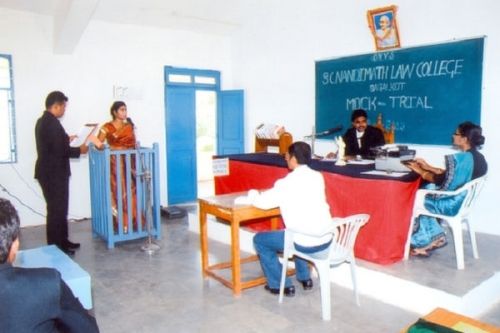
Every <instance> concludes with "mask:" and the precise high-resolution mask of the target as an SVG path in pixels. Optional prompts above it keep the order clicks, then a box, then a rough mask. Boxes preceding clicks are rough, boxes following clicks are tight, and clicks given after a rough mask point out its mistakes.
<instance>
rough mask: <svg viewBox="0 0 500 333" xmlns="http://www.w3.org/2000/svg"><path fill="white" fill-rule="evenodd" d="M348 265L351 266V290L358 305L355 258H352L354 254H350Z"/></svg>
mask: <svg viewBox="0 0 500 333" xmlns="http://www.w3.org/2000/svg"><path fill="white" fill-rule="evenodd" d="M349 265H350V266H351V278H352V290H353V291H354V297H355V299H356V304H357V305H358V306H360V303H359V293H358V279H357V275H356V260H355V259H354V255H351V258H350V259H349Z"/></svg>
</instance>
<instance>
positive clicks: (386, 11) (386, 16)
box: [366, 6, 400, 50]
mask: <svg viewBox="0 0 500 333" xmlns="http://www.w3.org/2000/svg"><path fill="white" fill-rule="evenodd" d="M396 11H397V7H396V6H388V7H383V8H377V9H371V10H368V11H367V14H366V15H367V18H368V25H369V27H370V30H371V32H372V35H373V39H374V40H375V48H376V49H377V50H387V49H393V48H398V47H400V42H399V31H398V24H397V20H396Z"/></svg>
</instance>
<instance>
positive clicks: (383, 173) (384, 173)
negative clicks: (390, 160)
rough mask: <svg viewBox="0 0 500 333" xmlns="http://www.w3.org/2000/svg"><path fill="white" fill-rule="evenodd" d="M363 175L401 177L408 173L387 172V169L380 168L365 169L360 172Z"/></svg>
mask: <svg viewBox="0 0 500 333" xmlns="http://www.w3.org/2000/svg"><path fill="white" fill-rule="evenodd" d="M361 173H362V174H364V175H375V176H385V177H394V178H399V177H403V176H405V175H407V174H408V172H396V171H393V172H387V171H382V170H371V171H365V172H361Z"/></svg>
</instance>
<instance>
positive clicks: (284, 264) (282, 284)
mask: <svg viewBox="0 0 500 333" xmlns="http://www.w3.org/2000/svg"><path fill="white" fill-rule="evenodd" d="M285 251H286V250H285ZM287 266H288V251H286V252H285V253H283V261H282V269H281V281H280V296H279V298H278V302H279V303H283V294H284V291H285V279H286V271H287Z"/></svg>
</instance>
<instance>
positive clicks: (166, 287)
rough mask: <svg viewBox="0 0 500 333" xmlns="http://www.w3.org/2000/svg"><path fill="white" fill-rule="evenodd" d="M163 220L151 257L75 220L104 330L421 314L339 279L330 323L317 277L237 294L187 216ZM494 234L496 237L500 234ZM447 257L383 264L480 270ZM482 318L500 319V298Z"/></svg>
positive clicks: (28, 231)
mask: <svg viewBox="0 0 500 333" xmlns="http://www.w3.org/2000/svg"><path fill="white" fill-rule="evenodd" d="M162 227H163V238H162V239H161V240H160V241H158V243H159V244H160V245H161V250H160V251H159V252H157V253H155V254H153V255H151V256H150V255H148V254H146V253H144V252H142V251H141V250H140V247H141V245H143V243H144V240H141V241H134V242H128V243H122V244H118V245H117V247H116V248H115V249H111V250H108V249H107V248H106V245H105V243H104V241H102V240H100V239H92V233H91V225H90V221H83V222H77V223H72V224H71V225H70V234H71V238H72V240H74V241H78V242H81V243H82V248H81V249H80V250H79V251H78V252H77V254H76V255H75V256H74V258H73V259H74V260H75V261H76V262H78V263H79V264H80V265H81V266H82V268H84V269H85V270H87V271H88V272H89V273H90V275H91V277H92V286H93V301H94V310H93V311H94V313H95V315H96V318H97V321H98V323H99V326H100V329H101V332H110V333H112V332H219V333H222V332H343V333H344V332H347V333H357V332H384V333H386V332H387V333H390V332H399V331H400V330H401V328H403V327H405V326H407V325H408V324H410V323H412V322H414V321H416V320H417V318H418V315H417V314H415V313H410V312H407V311H404V310H402V309H399V308H398V307H395V306H390V305H386V304H384V303H381V302H379V301H377V300H375V299H372V298H369V297H366V296H365V297H364V296H361V306H360V307H357V306H356V305H355V302H354V298H353V295H352V292H351V291H350V290H347V289H343V288H341V287H339V286H337V285H333V287H332V320H331V321H330V322H323V321H322V320H321V305H320V296H319V289H318V287H317V283H316V285H315V287H314V289H313V290H312V291H308V292H305V291H302V290H301V289H298V290H297V294H296V296H295V297H293V298H286V299H285V300H284V303H283V304H278V299H277V296H274V295H271V294H269V293H267V292H266V291H264V289H263V288H262V287H257V288H253V289H249V290H246V291H244V292H243V294H242V296H241V297H236V298H235V297H233V296H232V293H231V291H230V290H229V289H227V288H226V287H224V286H223V285H221V284H220V283H219V282H217V281H214V280H203V278H202V277H201V269H200V251H199V238H198V235H197V234H194V233H192V232H189V231H188V228H187V220H186V219H179V220H165V219H164V220H163V222H162ZM489 239H490V241H491V242H494V241H496V242H497V243H499V242H498V237H494V238H493V237H491V238H489ZM44 244H45V227H44V226H40V227H29V228H24V229H22V232H21V248H33V247H37V246H41V245H44ZM480 244H481V243H480ZM448 247H450V246H448ZM451 247H452V246H451ZM497 249H498V247H497ZM481 250H482V249H480V251H481ZM227 253H228V246H227V245H224V244H220V243H216V244H211V256H214V258H218V257H224V258H225V257H226V256H227ZM498 253H499V252H498V251H497V252H496V253H488V254H486V253H484V249H483V253H482V258H483V259H482V260H481V261H482V262H486V261H489V260H490V259H489V258H493V259H491V260H493V263H492V264H491V265H494V266H495V267H496V270H499V267H500V266H499V265H498V263H499V259H498V257H499V256H498ZM440 255H441V254H440ZM444 255H445V254H444V253H443V254H442V256H443V257H444ZM495 257H496V258H495ZM436 258H438V257H437V256H436ZM446 262H447V263H446V264H443V262H442V260H441V261H440V260H437V259H436V260H427V261H425V262H424V261H420V262H416V261H415V262H412V265H405V264H395V265H391V266H386V267H384V268H383V269H384V270H386V271H387V272H388V273H390V274H395V275H398V276H410V278H412V277H413V276H418V278H423V279H428V280H429V281H430V283H434V284H441V285H450V284H453V287H452V289H453V290H455V291H457V292H460V290H462V289H465V288H467V284H468V283H469V281H470V280H471V279H472V280H473V279H475V277H476V276H480V275H481V274H483V273H482V272H483V268H482V266H481V265H479V264H474V263H468V262H466V265H476V266H474V267H473V268H471V269H470V271H471V272H470V273H469V275H467V277H466V278H463V277H462V278H459V275H456V276H453V274H452V273H450V274H448V275H447V272H454V270H453V263H454V259H453V258H452V259H451V260H447V261H446ZM443 265H444V266H445V267H444V268H443ZM491 265H490V266H491ZM447 266H450V267H447ZM488 270H491V268H488ZM252 272H255V273H254V274H258V273H260V267H259V266H258V265H257V264H256V265H255V266H253V267H250V268H249V273H250V274H252ZM440 272H441V273H440ZM443 272H444V273H443ZM449 275H452V276H451V277H450V276H449ZM450 279H451V281H453V283H450V282H449V281H450ZM315 282H317V281H315ZM478 319H480V320H484V321H486V322H488V323H491V324H494V325H497V326H500V304H498V305H497V306H495V307H492V308H491V310H489V311H488V313H486V314H484V315H483V316H481V318H478Z"/></svg>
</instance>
